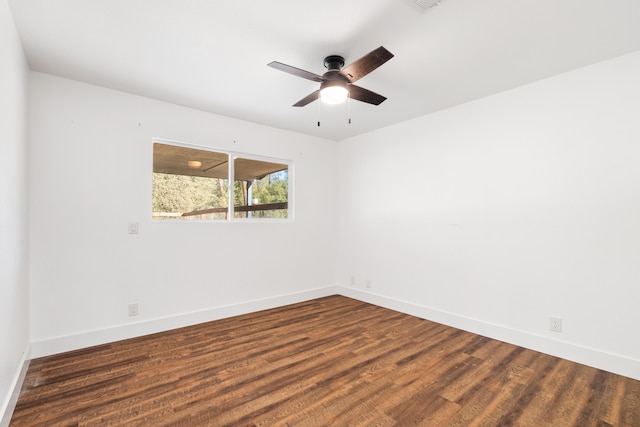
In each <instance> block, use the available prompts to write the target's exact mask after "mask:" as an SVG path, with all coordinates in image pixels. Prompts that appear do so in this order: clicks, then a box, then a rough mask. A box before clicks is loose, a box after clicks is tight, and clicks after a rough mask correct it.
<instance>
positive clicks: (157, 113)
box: [30, 72, 337, 356]
mask: <svg viewBox="0 0 640 427" xmlns="http://www.w3.org/2000/svg"><path fill="white" fill-rule="evenodd" d="M212 96H213V95H212ZM30 119H31V144H32V145H31V147H32V151H31V180H32V183H31V224H30V225H31V286H32V296H31V313H32V315H31V325H32V332H31V338H32V351H33V353H34V355H35V356H38V355H45V354H51V353H55V352H58V351H64V350H69V349H72V348H78V347H84V346H87V345H91V344H97V343H101V342H105V341H110V340H114V339H120V338H124V337H128V336H134V335H138V334H143V333H149V332H154V331H157V330H163V329H168V328H171V327H177V326H182V325H185V324H189V323H193V322H196V321H205V320H210V319H213V318H217V317H221V316H227V315H231V314H237V313H239V312H244V311H250V310H256V309H260V308H265V307H269V306H272V305H277V304H281V303H285V302H292V301H294V300H303V299H308V298H312V297H315V296H317V295H324V294H327V293H332V292H331V290H332V289H333V286H335V282H336V278H335V263H336V260H335V241H336V234H335V233H336V228H337V221H336V218H337V215H336V209H335V207H334V206H333V205H332V203H331V202H328V201H331V200H335V197H336V196H335V193H336V186H337V184H336V183H337V181H336V178H335V173H334V172H335V170H336V168H337V160H336V153H337V147H336V144H335V143H334V142H331V141H327V140H323V139H318V138H313V137H308V136H303V135H300V134H295V133H291V132H286V131H282V130H278V129H274V128H269V127H266V126H261V125H257V124H252V123H248V122H243V121H240V120H235V119H231V118H227V117H222V116H217V115H214V114H208V113H204V112H201V111H197V110H193V109H189V108H184V107H180V106H176V105H172V104H168V103H163V102H159V101H154V100H150V99H147V98H142V97H137V96H133V95H130V94H126V93H122V92H117V91H113V90H107V89H104V88H99V87H96V86H90V85H86V84H82V83H78V82H75V81H71V80H65V79H61V78H58V77H54V76H51V75H46V74H41V73H35V72H32V73H31V116H30ZM153 137H160V138H166V139H170V140H175V141H182V142H185V143H190V144H195V145H199V146H207V147H216V148H222V149H230V150H235V151H240V152H247V153H253V154H258V155H264V156H271V157H277V158H282V159H290V160H293V162H294V165H293V185H294V191H295V194H294V200H295V221H294V222H291V223H212V222H173V223H170V222H153V221H152V220H151V168H152V138H153ZM129 221H138V222H139V223H140V234H138V235H129V234H127V223H128V222H129ZM328 287H329V288H330V289H329V290H327V289H328ZM132 301H137V302H138V303H139V304H140V316H138V317H128V315H127V304H128V303H129V302H132ZM237 305H240V307H237ZM234 307H235V308H234Z"/></svg>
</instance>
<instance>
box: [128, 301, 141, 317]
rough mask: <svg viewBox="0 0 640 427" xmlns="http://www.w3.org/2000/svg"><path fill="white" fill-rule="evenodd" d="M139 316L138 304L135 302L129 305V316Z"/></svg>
mask: <svg viewBox="0 0 640 427" xmlns="http://www.w3.org/2000/svg"><path fill="white" fill-rule="evenodd" d="M138 314H139V311H138V303H137V302H133V303H131V304H129V316H137V315H138Z"/></svg>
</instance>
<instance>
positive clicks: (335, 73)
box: [267, 46, 393, 107]
mask: <svg viewBox="0 0 640 427" xmlns="http://www.w3.org/2000/svg"><path fill="white" fill-rule="evenodd" d="M391 58H393V54H392V53H391V52H389V51H388V50H387V49H385V48H384V47H382V46H380V47H379V48H377V49H374V50H372V51H371V52H369V53H367V54H366V55H365V56H363V57H362V58H360V59H358V60H357V61H355V62H354V63H352V64H350V65H348V66H346V67H345V68H342V67H344V58H343V57H342V56H338V55H330V56H327V57H326V58H324V66H325V67H326V68H327V70H328V71H327V72H326V73H324V74H323V75H321V76H319V75H317V74H314V73H311V72H309V71H305V70H301V69H300V68H296V67H292V66H291V65H287V64H283V63H281V62H277V61H273V62H270V63H269V64H267V65H268V66H269V67H272V68H275V69H276V70H280V71H284V72H285V73H289V74H293V75H294V76H298V77H302V78H303V79H307V80H312V81H314V82H318V83H320V89H318V90H316V91H314V92H313V93H310V94H309V95H307V96H305V97H304V98H302V99H301V100H300V101H298V102H296V103H295V104H293V106H294V107H304V106H305V105H307V104H310V103H311V102H313V101H315V100H316V99H318V98H320V99H322V101H323V102H325V103H327V104H340V103H341V102H344V101H346V99H347V97H350V98H351V99H355V100H358V101H362V102H366V103H369V104H373V105H380V104H381V103H382V102H383V101H384V100H385V99H387V98H386V97H384V96H382V95H379V94H377V93H375V92H372V91H370V90H368V89H365V88H362V87H360V86H356V85H354V84H353V83H354V82H356V81H358V80H360V79H361V78H362V77H364V76H366V75H367V74H369V73H370V72H372V71H373V70H375V69H376V68H378V67H379V66H381V65H382V64H384V63H385V62H387V61H388V60H390V59H391Z"/></svg>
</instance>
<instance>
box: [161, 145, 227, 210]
mask: <svg viewBox="0 0 640 427" xmlns="http://www.w3.org/2000/svg"><path fill="white" fill-rule="evenodd" d="M228 176H229V155H228V154H226V153H219V152H216V151H207V150H197V149H194V148H188V147H180V146H175V145H168V144H160V143H154V144H153V177H152V181H153V196H152V200H153V201H152V203H153V219H155V220H193V219H209V220H211V219H222V220H224V219H227V216H228V212H227V206H228V198H229V182H228Z"/></svg>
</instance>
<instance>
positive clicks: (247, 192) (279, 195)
mask: <svg viewBox="0 0 640 427" xmlns="http://www.w3.org/2000/svg"><path fill="white" fill-rule="evenodd" d="M233 171H234V203H233V205H234V214H233V216H234V218H287V217H288V214H289V166H288V165H287V164H284V163H274V162H266V161H261V160H252V159H245V158H241V157H236V158H235V159H234V163H233Z"/></svg>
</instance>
